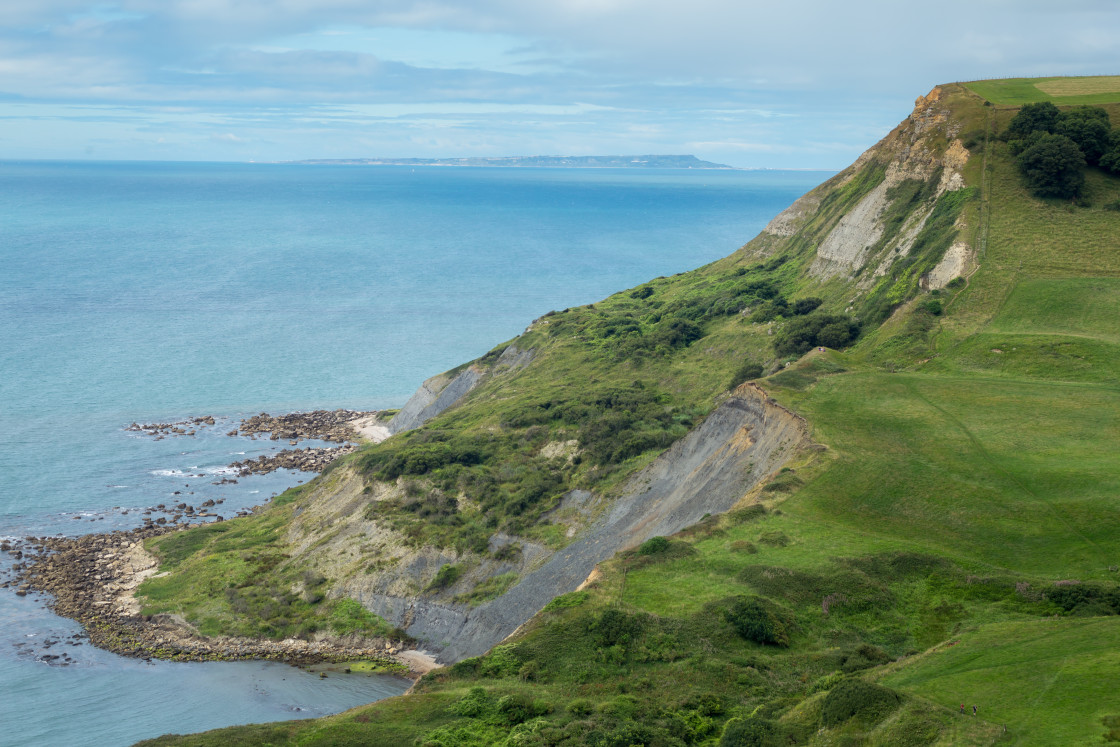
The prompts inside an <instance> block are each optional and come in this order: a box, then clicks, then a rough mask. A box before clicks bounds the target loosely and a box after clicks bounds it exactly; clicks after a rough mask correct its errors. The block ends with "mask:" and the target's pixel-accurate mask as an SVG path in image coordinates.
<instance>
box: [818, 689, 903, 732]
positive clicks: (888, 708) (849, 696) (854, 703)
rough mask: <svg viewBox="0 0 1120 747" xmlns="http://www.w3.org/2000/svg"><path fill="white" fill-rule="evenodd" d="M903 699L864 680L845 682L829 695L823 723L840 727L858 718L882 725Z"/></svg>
mask: <svg viewBox="0 0 1120 747" xmlns="http://www.w3.org/2000/svg"><path fill="white" fill-rule="evenodd" d="M900 703H901V699H900V698H899V696H898V694H897V693H896V692H894V691H893V690H891V689H889V688H886V687H883V686H882V685H875V684H872V683H870V682H864V681H863V680H860V679H847V680H842V681H841V682H840V683H839V684H837V685H836V686H835V687H833V688H832V689H831V690H829V691H828V695H826V696H825V697H824V702H823V703H822V704H821V723H822V724H823V725H824V726H837V725H838V724H842V723H844V722H845V721H847V720H848V719H850V718H854V717H858V718H859V719H860V721H863V722H864V723H868V724H874V723H878V722H879V721H882V720H883V719H884V718H886V717H887V716H888V715H889V714H890V713H891V712H893V711H894V710H895V709H896V708H898V706H899V704H900Z"/></svg>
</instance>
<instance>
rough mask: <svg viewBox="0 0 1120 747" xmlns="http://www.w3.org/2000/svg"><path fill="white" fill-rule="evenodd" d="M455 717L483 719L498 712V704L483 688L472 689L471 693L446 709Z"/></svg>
mask: <svg viewBox="0 0 1120 747" xmlns="http://www.w3.org/2000/svg"><path fill="white" fill-rule="evenodd" d="M448 710H449V711H451V712H452V713H453V714H455V715H456V716H466V717H467V718H485V717H487V716H491V715H493V714H494V713H496V712H497V710H498V703H497V701H496V700H495V699H494V696H492V695H491V694H490V693H489V692H487V691H486V689H485V688H482V687H472V688H471V691H470V692H469V693H467V694H466V695H464V696H463V697H462V698H460V699H459V700H458V701H457V702H455V703H452V704H451V706H450V708H448Z"/></svg>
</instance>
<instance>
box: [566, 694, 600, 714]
mask: <svg viewBox="0 0 1120 747" xmlns="http://www.w3.org/2000/svg"><path fill="white" fill-rule="evenodd" d="M594 712H595V706H594V705H593V704H592V703H591V701H590V700H588V699H587V698H576V699H575V700H573V701H572V702H571V703H568V713H570V714H572V715H573V716H575V717H576V718H579V717H582V716H590V715H591V714H592V713H594Z"/></svg>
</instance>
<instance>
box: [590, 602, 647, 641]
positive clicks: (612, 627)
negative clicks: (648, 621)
mask: <svg viewBox="0 0 1120 747" xmlns="http://www.w3.org/2000/svg"><path fill="white" fill-rule="evenodd" d="M644 622H645V619H644V617H642V616H641V615H628V614H626V613H625V612H623V611H622V610H617V609H608V610H604V611H603V614H602V615H600V616H599V619H598V620H596V621H594V622H593V623H592V624H591V632H592V633H594V634H595V636H596V639H597V643H598V644H599V645H600V646H602V647H608V646H614V645H616V644H626V643H629V642H630V641H631V640H633V638H634V636H636V635H637V634H638V633H640V632H641V631H642V627H643V625H644Z"/></svg>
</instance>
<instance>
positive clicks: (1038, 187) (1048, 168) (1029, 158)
mask: <svg viewBox="0 0 1120 747" xmlns="http://www.w3.org/2000/svg"><path fill="white" fill-rule="evenodd" d="M1017 162H1018V164H1019V171H1020V172H1021V173H1022V174H1023V178H1024V179H1025V180H1026V182H1027V186H1028V187H1030V189H1031V191H1032V192H1034V194H1036V195H1037V196H1039V197H1063V198H1070V197H1076V196H1077V195H1079V194H1081V188H1082V187H1083V186H1084V185H1085V174H1084V172H1083V171H1082V169H1084V168H1085V156H1084V155H1082V153H1081V150H1080V149H1079V148H1078V147H1077V143H1075V142H1073V141H1072V140H1070V139H1069V138H1068V137H1066V136H1065V135H1044V136H1042V137H1040V138H1038V140H1037V141H1036V142H1035V144H1034V145H1032V146H1031V147H1029V148H1027V149H1026V150H1024V151H1023V152H1022V153H1020V154H1019V157H1018V159H1017Z"/></svg>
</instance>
